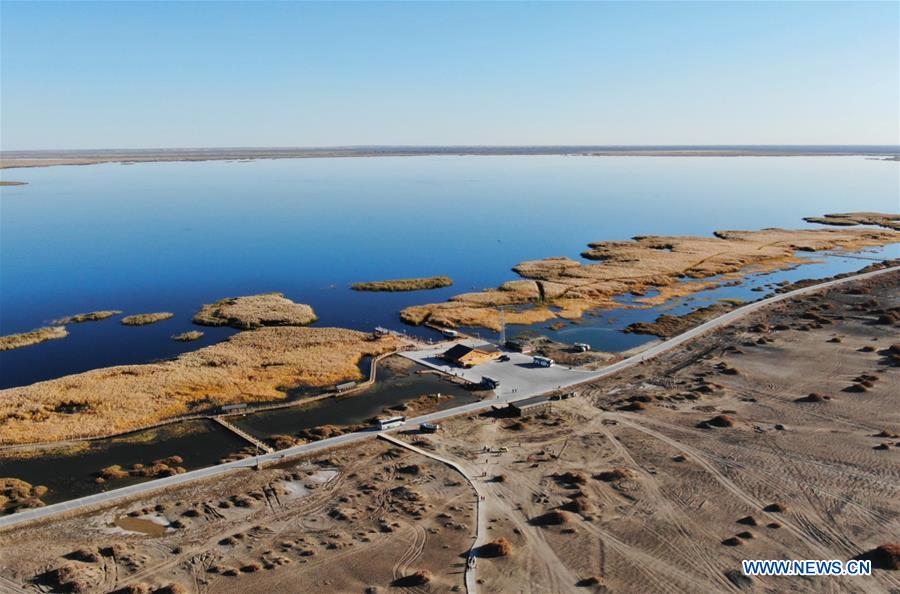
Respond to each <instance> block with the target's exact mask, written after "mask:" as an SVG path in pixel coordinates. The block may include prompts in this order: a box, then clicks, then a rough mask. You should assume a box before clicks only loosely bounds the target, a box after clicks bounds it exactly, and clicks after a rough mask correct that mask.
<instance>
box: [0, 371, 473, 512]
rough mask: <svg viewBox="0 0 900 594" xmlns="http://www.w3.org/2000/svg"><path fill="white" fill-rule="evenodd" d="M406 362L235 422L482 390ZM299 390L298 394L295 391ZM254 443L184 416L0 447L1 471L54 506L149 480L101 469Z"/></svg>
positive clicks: (304, 422) (275, 430) (332, 417)
mask: <svg viewBox="0 0 900 594" xmlns="http://www.w3.org/2000/svg"><path fill="white" fill-rule="evenodd" d="M369 365H370V362H369V361H363V362H362V363H361V367H362V368H363V369H365V371H366V372H368V368H369ZM405 367H407V369H404V370H403V371H395V370H394V369H392V368H388V367H382V366H379V369H378V374H377V379H376V382H375V385H374V386H372V387H371V388H369V389H367V390H365V391H362V392H358V393H356V394H354V395H350V396H347V397H344V398H328V399H324V400H320V401H318V402H316V403H313V404H311V405H309V406H302V407H296V408H286V409H281V410H274V411H269V412H260V413H248V414H246V415H244V416H241V417H232V418H230V419H229V420H230V421H231V422H233V423H235V424H236V425H238V426H240V427H242V428H243V429H245V430H246V431H248V432H250V433H252V434H254V435H256V436H258V437H261V438H266V437H269V436H272V435H277V434H284V433H288V434H290V433H296V432H297V431H299V430H301V429H307V428H311V427H316V426H319V425H326V424H334V425H340V424H350V423H359V422H362V421H365V420H367V419H369V418H370V417H372V416H375V415H378V414H379V413H380V412H381V411H382V410H383V409H385V408H389V407H393V406H399V405H402V404H403V403H404V402H407V401H409V400H413V399H415V398H418V397H419V396H422V395H425V394H437V393H440V394H443V395H446V396H450V398H446V399H442V400H441V401H440V402H439V403H438V408H440V409H444V408H448V407H451V406H458V405H460V404H465V403H468V402H472V401H474V400H476V399H477V398H478V396H477V393H475V392H471V391H470V390H467V389H466V388H465V387H464V386H462V385H459V384H455V383H452V382H450V381H448V380H446V379H444V378H442V377H441V376H438V375H436V374H434V373H418V372H421V371H425V368H424V367H422V366H419V365H414V364H412V363H410V364H409V365H406V366H405ZM296 395H297V394H294V393H292V396H296ZM248 445H249V444H248V443H247V442H245V441H244V440H243V439H241V438H240V437H238V436H237V435H235V434H234V433H232V432H230V431H227V430H225V429H224V428H222V427H221V426H219V425H217V424H216V423H213V422H211V421H206V420H200V421H186V422H184V423H177V424H173V425H169V426H165V427H160V428H156V429H148V430H146V431H138V432H135V433H132V434H129V435H126V436H120V437H114V438H109V439H99V440H95V441H89V442H80V443H76V444H74V445H72V446H70V447H67V448H64V449H59V450H41V451H36V452H32V453H30V455H28V456H27V457H24V456H23V457H17V456H14V455H13V456H11V455H3V453H2V452H0V477H11V478H18V479H21V480H24V481H26V482H28V483H31V484H32V485H45V486H46V487H47V488H48V489H49V490H48V492H47V494H46V495H45V496H44V497H42V501H44V503H47V504H51V503H57V502H59V501H65V500H69V499H74V498H77V497H83V496H85V495H90V494H93V493H99V492H102V491H107V490H110V489H116V488H119V487H124V486H127V485H130V484H134V483H139V482H143V481H146V480H150V479H149V478H148V477H133V476H129V477H126V478H122V479H117V480H112V481H108V482H106V483H97V482H96V480H95V479H96V473H97V472H98V471H100V470H101V469H103V468H106V467H108V466H112V465H114V464H117V465H120V466H122V467H123V468H129V467H131V466H132V465H133V464H136V463H140V464H145V465H147V464H150V463H151V462H153V461H154V460H158V459H162V458H166V457H169V456H175V455H177V456H180V457H181V458H183V464H181V466H183V467H184V468H186V469H187V470H194V469H197V468H203V467H206V466H212V465H214V464H217V463H218V462H219V460H220V459H221V458H222V457H224V456H226V455H228V454H231V453H234V452H236V451H238V450H241V449H243V448H244V447H246V446H248Z"/></svg>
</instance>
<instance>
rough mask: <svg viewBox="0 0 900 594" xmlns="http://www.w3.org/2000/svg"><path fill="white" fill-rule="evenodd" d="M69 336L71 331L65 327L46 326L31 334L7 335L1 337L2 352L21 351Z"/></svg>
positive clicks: (0, 349) (0, 347) (0, 346)
mask: <svg viewBox="0 0 900 594" xmlns="http://www.w3.org/2000/svg"><path fill="white" fill-rule="evenodd" d="M68 335H69V331H68V330H66V328H65V326H46V327H44V328H38V329H37V330H32V331H31V332H22V333H20V334H7V335H6V336H0V351H11V350H12V349H20V348H22V347H27V346H31V345H34V344H40V343H42V342H47V341H48V340H56V339H58V338H65V337H66V336H68Z"/></svg>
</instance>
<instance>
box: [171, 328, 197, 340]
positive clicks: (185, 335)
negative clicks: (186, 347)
mask: <svg viewBox="0 0 900 594" xmlns="http://www.w3.org/2000/svg"><path fill="white" fill-rule="evenodd" d="M201 338H203V332H200V331H199V330H190V331H188V332H182V333H181V334H176V335H174V336H173V337H172V340H175V341H178V342H192V341H195V340H200V339H201Z"/></svg>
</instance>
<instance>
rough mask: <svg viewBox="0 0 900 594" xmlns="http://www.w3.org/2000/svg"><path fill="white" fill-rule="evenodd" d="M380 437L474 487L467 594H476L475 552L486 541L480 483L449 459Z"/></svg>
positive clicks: (400, 441)
mask: <svg viewBox="0 0 900 594" xmlns="http://www.w3.org/2000/svg"><path fill="white" fill-rule="evenodd" d="M378 437H380V438H381V439H383V440H385V441H387V442H389V443H392V444H394V445H397V446H400V447H402V448H406V449H407V450H411V451H413V452H415V453H417V454H419V455H421V456H425V457H426V458H431V459H432V460H437V461H438V462H440V463H442V464H446V465H447V466H449V467H450V468H452V469H453V470H455V471H456V472H458V473H459V474H461V475H462V476H463V478H465V479H466V480H467V481H469V484H470V485H471V486H472V489H473V490H474V491H475V538H474V540H473V541H472V546H471V547H470V548H469V555H468V557H466V571H465V577H466V580H465V581H466V592H468V593H469V594H475V592H476V581H475V566H474V565H473V562H474V560H475V550H476V549H477V548H478V546H479V545H480V544H481V542H480V541H482V540H484V531H485V525H486V523H485V517H484V506H482V505H481V497H482V493H481V491H480V490H479V489H478V483H477V482H475V479H473V478H472V477H471V476H469V475H468V474H467V473H466V471H465V469H463V467H462V466H460V465H459V464H457V463H456V462H454V461H453V460H450V459H449V458H444V457H442V456H438V455H437V454H434V453H432V452H429V451H426V450H423V449H422V448H417V447H416V446H414V445H412V444H409V443H406V442H405V441H403V440H401V439H397V438H396V437H391V436H390V435H388V434H387V433H379V434H378Z"/></svg>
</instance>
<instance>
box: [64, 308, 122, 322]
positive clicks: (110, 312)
mask: <svg viewBox="0 0 900 594" xmlns="http://www.w3.org/2000/svg"><path fill="white" fill-rule="evenodd" d="M120 313H122V312H121V311H119V310H116V309H105V310H102V311H89V312H87V313H80V314H75V315H73V316H66V317H64V318H60V319H58V320H56V321H54V322H53V323H54V324H81V323H84V322H97V321H100V320H105V319H107V318H111V317H113V316H117V315H119V314H120Z"/></svg>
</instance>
